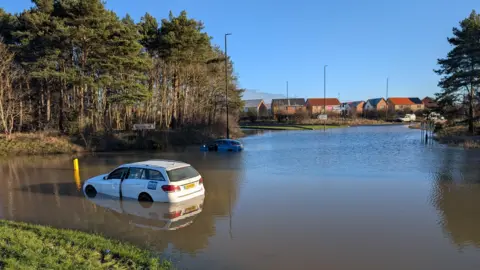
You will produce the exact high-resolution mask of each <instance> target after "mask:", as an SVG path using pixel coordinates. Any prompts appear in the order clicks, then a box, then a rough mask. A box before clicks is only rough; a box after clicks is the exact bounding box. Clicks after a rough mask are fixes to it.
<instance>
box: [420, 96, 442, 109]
mask: <svg viewBox="0 0 480 270" xmlns="http://www.w3.org/2000/svg"><path fill="white" fill-rule="evenodd" d="M422 103H423V106H425V109H429V110H434V109H436V108H438V103H437V102H435V100H434V99H433V98H431V97H424V98H423V99H422Z"/></svg>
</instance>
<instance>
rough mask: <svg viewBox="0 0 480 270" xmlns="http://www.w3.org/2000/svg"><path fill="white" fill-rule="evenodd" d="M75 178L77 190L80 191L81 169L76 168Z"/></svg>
mask: <svg viewBox="0 0 480 270" xmlns="http://www.w3.org/2000/svg"><path fill="white" fill-rule="evenodd" d="M73 178H74V179H75V186H76V187H77V190H78V191H80V190H82V182H81V180H80V171H78V170H76V171H75V172H73Z"/></svg>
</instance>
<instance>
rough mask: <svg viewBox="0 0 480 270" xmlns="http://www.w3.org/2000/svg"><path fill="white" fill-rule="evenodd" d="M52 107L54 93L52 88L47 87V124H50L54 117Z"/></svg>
mask: <svg viewBox="0 0 480 270" xmlns="http://www.w3.org/2000/svg"><path fill="white" fill-rule="evenodd" d="M51 105H52V92H51V91H50V87H48V86H47V123H50V119H51V117H52V111H51V109H52V108H51Z"/></svg>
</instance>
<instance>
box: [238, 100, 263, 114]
mask: <svg viewBox="0 0 480 270" xmlns="http://www.w3.org/2000/svg"><path fill="white" fill-rule="evenodd" d="M244 102H245V106H243V112H244V113H248V112H253V113H256V114H257V116H268V108H267V106H266V105H265V102H263V99H249V100H244Z"/></svg>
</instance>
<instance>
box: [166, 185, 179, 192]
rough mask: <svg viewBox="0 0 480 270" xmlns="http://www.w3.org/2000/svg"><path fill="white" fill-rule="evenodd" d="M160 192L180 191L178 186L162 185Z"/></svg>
mask: <svg viewBox="0 0 480 270" xmlns="http://www.w3.org/2000/svg"><path fill="white" fill-rule="evenodd" d="M162 190H163V191H165V192H169V193H170V192H177V191H180V187H179V186H174V185H164V186H162Z"/></svg>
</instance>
